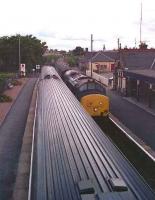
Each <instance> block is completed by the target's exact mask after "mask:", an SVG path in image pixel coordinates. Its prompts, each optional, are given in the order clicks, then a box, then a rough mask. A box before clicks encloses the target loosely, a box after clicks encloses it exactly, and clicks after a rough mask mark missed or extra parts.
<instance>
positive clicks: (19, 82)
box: [11, 79, 22, 86]
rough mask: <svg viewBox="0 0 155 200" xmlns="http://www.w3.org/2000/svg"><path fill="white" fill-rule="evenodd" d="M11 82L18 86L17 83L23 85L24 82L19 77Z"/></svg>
mask: <svg viewBox="0 0 155 200" xmlns="http://www.w3.org/2000/svg"><path fill="white" fill-rule="evenodd" d="M11 84H12V85H14V86H17V85H22V82H21V81H19V80H17V79H15V80H13V81H12V82H11Z"/></svg>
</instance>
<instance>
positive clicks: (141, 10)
mask: <svg viewBox="0 0 155 200" xmlns="http://www.w3.org/2000/svg"><path fill="white" fill-rule="evenodd" d="M141 43H142V2H141V13H140V44H141Z"/></svg>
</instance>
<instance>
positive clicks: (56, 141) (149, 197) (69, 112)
mask: <svg viewBox="0 0 155 200" xmlns="http://www.w3.org/2000/svg"><path fill="white" fill-rule="evenodd" d="M43 70H46V68H45V69H43ZM53 72H54V74H55V76H56V77H57V79H56V78H54V77H53ZM51 74H52V76H50V77H51V78H50V79H42V80H41V81H40V82H39V86H38V109H37V118H36V130H37V131H36V139H37V140H36V143H35V145H37V154H36V156H35V157H34V158H35V159H36V163H37V166H36V172H37V173H36V174H35V176H33V177H34V180H33V181H34V182H35V181H36V182H35V183H36V184H33V185H35V188H34V189H33V192H34V195H33V197H35V198H33V199H37V200H41V199H44V200H47V199H52V200H61V199H63V200H73V199H75V200H76V199H78V200H80V199H81V200H83V199H84V198H86V197H87V199H90V200H91V199H96V200H97V199H98V200H102V199H104V200H109V199H116V200H128V199H129V200H130V199H132V200H153V199H155V195H154V192H153V191H152V190H151V188H150V187H149V186H148V185H147V184H146V182H145V181H144V180H143V178H142V177H140V176H139V174H138V173H137V171H136V170H135V169H134V168H133V167H132V166H131V164H130V163H129V162H128V161H127V160H126V159H125V158H124V157H123V155H122V154H121V153H120V152H119V150H118V149H117V148H116V147H115V146H114V145H113V144H112V143H111V141H110V140H109V139H108V138H107V136H105V134H104V133H103V132H102V131H101V129H100V128H99V127H98V126H97V124H96V123H95V122H94V120H93V119H92V118H91V117H90V116H89V115H88V114H87V113H86V112H85V110H84V109H83V108H82V107H81V106H80V104H79V102H78V101H77V99H76V98H75V97H74V96H73V95H72V93H71V92H70V91H69V89H68V88H67V87H66V85H65V84H64V83H63V82H62V80H61V78H60V77H59V76H58V74H57V73H56V72H55V70H54V69H53V68H51ZM34 170H35V169H34Z"/></svg>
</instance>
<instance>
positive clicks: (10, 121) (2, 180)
mask: <svg viewBox="0 0 155 200" xmlns="http://www.w3.org/2000/svg"><path fill="white" fill-rule="evenodd" d="M35 82H36V79H35V78H33V79H30V80H29V81H28V82H27V84H26V85H25V87H24V88H23V89H22V91H21V93H20V94H19V96H18V98H17V99H16V101H15V103H14V105H13V106H12V108H11V110H10V112H9V113H8V115H7V117H6V118H5V120H4V122H3V124H2V125H1V127H0V199H1V200H8V199H11V196H12V191H13V186H14V183H15V178H16V172H17V167H18V159H19V155H20V151H21V145H22V138H23V134H24V130H25V124H26V120H27V115H28V111H29V106H30V102H31V97H32V92H33V88H34V85H35Z"/></svg>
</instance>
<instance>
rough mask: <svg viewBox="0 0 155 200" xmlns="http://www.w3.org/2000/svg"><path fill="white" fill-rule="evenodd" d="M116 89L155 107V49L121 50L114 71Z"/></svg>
mask: <svg viewBox="0 0 155 200" xmlns="http://www.w3.org/2000/svg"><path fill="white" fill-rule="evenodd" d="M114 89H116V90H117V91H118V92H120V93H121V94H122V95H124V96H127V97H131V98H134V99H135V100H136V101H138V102H141V103H143V104H145V105H147V106H148V107H150V108H153V109H155V50H154V49H146V50H139V49H135V50H134V49H132V50H122V51H120V63H119V65H118V66H117V67H116V69H115V72H114Z"/></svg>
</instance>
